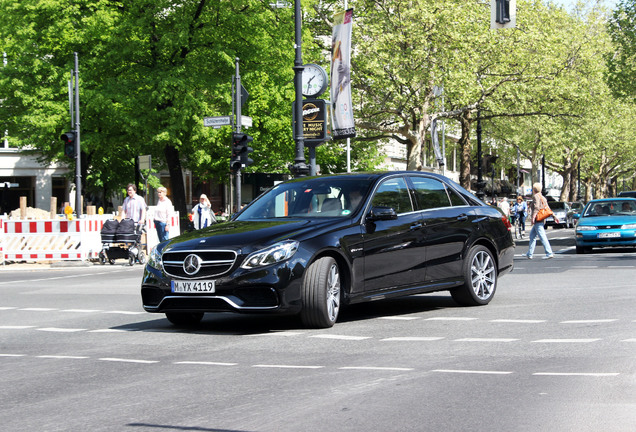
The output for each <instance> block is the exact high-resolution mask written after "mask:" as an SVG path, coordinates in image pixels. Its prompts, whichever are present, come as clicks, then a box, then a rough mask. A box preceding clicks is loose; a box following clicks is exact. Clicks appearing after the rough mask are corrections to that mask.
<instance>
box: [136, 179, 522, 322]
mask: <svg viewBox="0 0 636 432" xmlns="http://www.w3.org/2000/svg"><path fill="white" fill-rule="evenodd" d="M513 255H514V246H513V241H512V236H511V233H510V223H509V221H508V219H507V218H506V217H505V216H504V215H503V213H502V212H501V211H500V210H499V209H497V208H492V207H490V206H488V205H487V204H485V203H484V202H482V201H480V200H479V199H477V198H476V197H475V196H474V195H472V194H471V193H470V192H468V191H467V190H465V189H464V188H462V187H461V186H459V185H458V184H456V183H455V182H453V181H451V180H449V179H448V178H446V177H443V176H440V175H435V174H429V173H421V172H383V173H356V174H342V175H330V176H320V177H303V178H297V179H294V180H289V181H287V182H284V183H281V184H278V185H276V186H274V187H273V188H271V189H270V190H269V191H267V192H265V193H264V194H262V195H261V196H260V197H258V198H257V199H256V200H255V201H253V202H252V203H250V204H249V205H248V206H247V207H245V208H244V209H243V210H242V211H241V212H240V213H238V214H237V215H235V216H234V217H233V218H232V220H230V221H228V222H225V223H223V224H218V225H213V226H211V227H208V228H204V229H202V230H199V231H194V232H190V233H185V234H183V235H181V236H178V237H176V238H174V239H171V240H168V241H166V242H163V243H159V244H158V245H157V246H156V247H155V248H154V249H153V250H152V252H151V253H150V256H149V259H148V263H147V265H146V267H145V271H144V275H143V279H142V283H141V297H142V302H143V307H144V309H145V310H146V311H148V312H157V313H165V314H166V317H167V318H168V320H170V321H171V322H172V323H174V324H177V325H193V324H196V323H198V322H199V321H200V320H201V319H202V317H203V315H204V313H206V312H228V311H229V312H242V313H277V314H282V313H291V314H300V318H301V320H302V322H303V323H304V325H306V326H307V327H314V328H324V327H331V326H333V324H334V323H335V322H336V320H337V319H338V315H339V312H340V308H341V305H345V304H351V303H359V302H366V301H372V300H379V299H385V298H390V297H399V296H407V295H411V294H418V293H425V292H432V291H441V290H447V291H450V293H451V296H452V297H453V299H455V300H456V301H457V302H458V303H460V304H462V305H485V304H488V303H489V302H490V301H491V300H492V299H493V296H494V294H495V291H496V288H497V282H498V278H499V276H501V275H503V274H505V273H506V272H509V271H511V270H512V268H513Z"/></svg>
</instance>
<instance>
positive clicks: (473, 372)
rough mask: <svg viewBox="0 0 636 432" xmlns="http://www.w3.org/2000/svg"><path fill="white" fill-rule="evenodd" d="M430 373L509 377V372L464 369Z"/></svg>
mask: <svg viewBox="0 0 636 432" xmlns="http://www.w3.org/2000/svg"><path fill="white" fill-rule="evenodd" d="M431 372H440V373H457V374H479V375H510V374H512V373H514V372H510V371H488V370H464V369H434V370H432V371H431Z"/></svg>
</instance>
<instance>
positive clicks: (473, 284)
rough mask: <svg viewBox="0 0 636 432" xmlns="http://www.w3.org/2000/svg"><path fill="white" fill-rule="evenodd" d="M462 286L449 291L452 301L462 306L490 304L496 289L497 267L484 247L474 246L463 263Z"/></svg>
mask: <svg viewBox="0 0 636 432" xmlns="http://www.w3.org/2000/svg"><path fill="white" fill-rule="evenodd" d="M463 273H464V285H463V286H461V287H459V288H455V289H454V290H452V291H451V296H452V297H453V300H455V301H456V302H457V303H459V304H461V305H464V306H480V305H486V304H488V303H490V300H492V298H493V297H494V296H495V291H496V289H497V265H496V263H495V259H494V257H493V255H492V253H491V252H490V250H488V249H487V248H486V247H484V246H475V247H473V248H471V249H470V251H468V256H467V257H466V261H464V268H463Z"/></svg>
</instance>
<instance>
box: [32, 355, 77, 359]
mask: <svg viewBox="0 0 636 432" xmlns="http://www.w3.org/2000/svg"><path fill="white" fill-rule="evenodd" d="M36 357H37V358H48V359H87V358H90V357H86V356H70V355H40V356H36Z"/></svg>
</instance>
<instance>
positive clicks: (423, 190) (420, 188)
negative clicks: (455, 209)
mask: <svg viewBox="0 0 636 432" xmlns="http://www.w3.org/2000/svg"><path fill="white" fill-rule="evenodd" d="M410 180H411V181H412V182H413V186H414V187H415V197H416V199H417V203H418V204H419V206H420V209H422V210H424V209H430V208H439V207H450V206H451V201H450V199H449V198H448V193H447V192H446V186H444V183H442V182H441V181H439V180H436V179H432V178H429V177H420V176H412V177H410ZM451 192H452V191H451ZM455 198H456V199H457V200H458V201H461V202H462V203H461V204H456V205H466V204H465V203H464V202H463V200H462V199H461V198H460V197H458V196H457V195H455Z"/></svg>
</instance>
